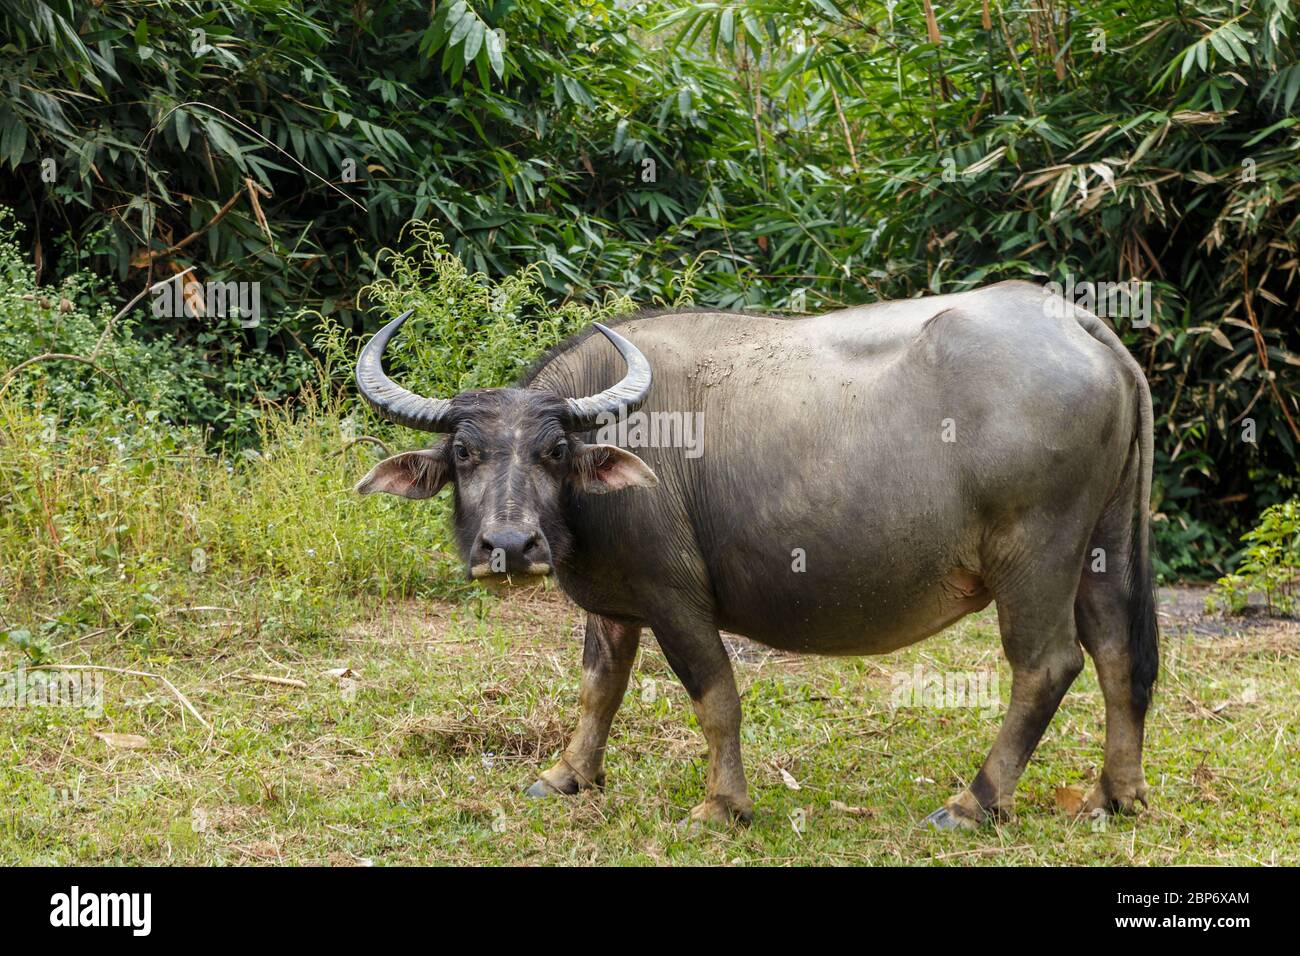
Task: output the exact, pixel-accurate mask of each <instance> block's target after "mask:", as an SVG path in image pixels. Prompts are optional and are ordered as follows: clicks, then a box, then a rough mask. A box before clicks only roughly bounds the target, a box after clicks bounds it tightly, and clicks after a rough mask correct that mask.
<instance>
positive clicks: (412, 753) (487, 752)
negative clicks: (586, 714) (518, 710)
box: [401, 707, 572, 760]
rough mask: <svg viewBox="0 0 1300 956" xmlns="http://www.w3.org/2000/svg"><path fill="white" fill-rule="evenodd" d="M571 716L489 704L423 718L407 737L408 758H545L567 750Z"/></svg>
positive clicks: (542, 709) (404, 744)
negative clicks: (452, 714)
mask: <svg viewBox="0 0 1300 956" xmlns="http://www.w3.org/2000/svg"><path fill="white" fill-rule="evenodd" d="M571 723H572V718H571V717H566V716H564V715H562V714H561V713H560V712H559V711H558V710H555V709H553V708H551V707H538V708H537V709H535V710H534V711H533V712H532V713H530V714H529V715H528V716H527V717H519V716H517V715H512V714H508V713H506V712H505V711H504V710H501V709H499V708H489V709H488V710H487V711H485V712H482V713H477V714H463V715H461V716H460V717H453V718H447V717H431V718H427V719H421V720H418V721H417V722H416V724H415V726H413V727H411V728H410V729H408V730H407V733H406V735H405V737H404V738H403V740H402V745H401V753H402V756H404V757H424V756H429V755H433V756H439V757H473V756H482V757H484V758H485V759H491V758H492V757H503V758H528V759H530V760H540V759H545V758H548V757H551V756H554V755H555V754H556V753H558V752H559V751H561V750H563V749H564V745H565V744H566V743H568V740H569V735H570V731H571V729H572V728H571V726H570V724H571Z"/></svg>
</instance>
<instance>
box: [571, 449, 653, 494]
mask: <svg viewBox="0 0 1300 956" xmlns="http://www.w3.org/2000/svg"><path fill="white" fill-rule="evenodd" d="M573 483H574V486H575V487H576V488H577V489H578V490H579V491H585V492H586V493H587V494H589V495H603V494H605V492H607V491H618V490H619V489H620V488H653V487H654V486H655V485H657V484H659V478H658V477H657V476H656V475H655V473H654V472H653V471H651V470H650V466H649V465H647V464H646V463H645V462H643V461H642V460H641V459H640V458H638V457H637V456H636V455H634V454H632V453H631V452H630V451H624V450H623V449H622V448H619V447H618V446H616V445H583V446H582V447H581V448H580V449H579V450H578V452H577V454H575V455H574V456H573Z"/></svg>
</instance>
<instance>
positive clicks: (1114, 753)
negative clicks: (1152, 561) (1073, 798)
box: [1075, 548, 1149, 814]
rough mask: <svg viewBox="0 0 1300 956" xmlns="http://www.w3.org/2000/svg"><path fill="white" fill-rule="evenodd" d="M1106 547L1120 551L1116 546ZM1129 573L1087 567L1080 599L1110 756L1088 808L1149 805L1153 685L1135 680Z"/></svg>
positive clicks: (1077, 604) (1082, 639)
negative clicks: (1146, 771)
mask: <svg viewBox="0 0 1300 956" xmlns="http://www.w3.org/2000/svg"><path fill="white" fill-rule="evenodd" d="M1106 550H1107V551H1108V552H1109V553H1110V554H1111V555H1116V554H1117V551H1116V550H1114V549H1110V548H1107V549H1106ZM1115 563H1117V562H1112V567H1113V566H1114V564H1115ZM1126 577H1127V575H1126V574H1125V573H1124V568H1123V566H1122V565H1121V567H1120V569H1118V570H1112V571H1111V572H1110V573H1093V572H1091V571H1085V572H1084V577H1083V580H1082V582H1081V584H1080V588H1079V599H1078V601H1076V602H1075V614H1076V620H1077V622H1078V628H1079V640H1080V642H1082V644H1083V646H1084V648H1085V649H1086V650H1087V651H1088V654H1089V655H1090V656H1091V657H1092V660H1093V663H1094V664H1095V665H1096V666H1097V681H1098V683H1100V684H1101V692H1102V696H1103V697H1104V698H1105V701H1106V750H1105V760H1104V762H1103V764H1102V770H1101V777H1100V778H1099V779H1098V780H1097V783H1096V785H1095V786H1093V788H1092V791H1091V792H1090V793H1089V794H1088V796H1087V797H1086V798H1085V799H1084V802H1083V806H1082V808H1081V809H1080V812H1081V813H1083V814H1091V813H1092V812H1093V811H1095V810H1106V811H1108V812H1109V811H1115V810H1120V811H1125V812H1131V811H1133V810H1135V809H1136V806H1137V804H1139V803H1141V804H1142V805H1143V806H1145V805H1146V802H1147V784H1146V778H1145V776H1144V775H1143V773H1142V736H1143V724H1144V723H1145V720H1146V709H1147V708H1146V702H1147V698H1148V695H1149V688H1147V687H1140V686H1138V687H1135V686H1134V683H1135V681H1134V676H1133V674H1134V662H1133V660H1132V655H1133V653H1134V650H1133V648H1132V647H1131V645H1130V641H1129V628H1130V627H1131V626H1134V622H1133V621H1132V612H1131V610H1130V601H1131V599H1130V597H1129V595H1128V585H1127V583H1126V581H1125V578H1126Z"/></svg>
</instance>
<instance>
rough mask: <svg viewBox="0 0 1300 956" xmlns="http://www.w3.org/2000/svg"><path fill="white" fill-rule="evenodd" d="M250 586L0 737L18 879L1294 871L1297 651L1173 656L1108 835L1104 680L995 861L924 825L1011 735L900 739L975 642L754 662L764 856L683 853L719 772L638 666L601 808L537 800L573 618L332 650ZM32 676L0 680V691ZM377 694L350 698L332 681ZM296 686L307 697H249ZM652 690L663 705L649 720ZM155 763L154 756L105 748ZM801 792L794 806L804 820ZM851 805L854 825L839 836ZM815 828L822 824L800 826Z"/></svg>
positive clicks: (748, 740) (478, 602)
mask: <svg viewBox="0 0 1300 956" xmlns="http://www.w3.org/2000/svg"><path fill="white" fill-rule="evenodd" d="M242 597H243V593H242V592H241V583H240V582H239V581H238V580H227V581H225V582H224V583H218V582H212V581H209V582H207V584H206V585H205V588H204V590H202V591H201V592H199V593H197V594H195V595H193V596H192V598H193V600H192V604H193V605H204V606H219V607H228V608H230V610H228V611H197V612H192V613H180V612H177V613H173V614H171V615H168V620H171V621H175V622H176V623H174V624H172V625H169V626H168V628H167V629H166V630H165V631H164V632H162V633H159V634H155V635H154V637H153V639H152V640H151V642H150V643H149V644H148V645H141V644H138V643H131V642H129V641H122V640H117V641H115V640H112V635H109V634H106V635H103V636H101V637H98V638H93V639H89V640H84V641H82V642H80V643H78V644H75V645H72V646H70V647H66V648H63V649H61V650H60V651H59V652H58V657H59V659H60V660H61V661H64V662H66V663H77V662H84V663H90V662H93V663H95V664H100V665H110V666H124V667H130V668H135V669H140V670H145V671H150V672H152V673H155V674H159V675H163V676H166V677H167V678H168V679H170V680H171V681H172V682H173V683H174V684H175V685H176V687H177V688H178V689H179V690H180V691H181V693H183V694H184V695H185V696H186V697H187V698H188V699H189V700H190V701H191V702H192V704H193V705H194V707H195V708H196V709H197V710H198V711H199V712H200V713H201V714H202V715H203V716H204V717H205V718H206V720H207V721H209V722H210V723H211V725H212V728H211V731H208V730H205V729H204V728H203V727H201V726H200V725H199V724H198V723H197V722H196V721H195V719H194V718H193V717H192V716H190V715H189V714H187V713H184V712H183V711H182V708H181V707H180V706H179V705H178V704H177V702H176V700H175V698H174V697H172V696H171V695H170V693H169V692H168V691H167V690H166V688H165V687H163V686H162V685H161V684H159V683H158V682H156V681H151V680H144V679H138V678H131V677H123V676H119V675H109V676H108V679H107V685H106V694H105V698H106V699H105V709H104V713H103V715H102V716H101V717H89V716H87V715H86V714H84V713H82V712H80V711H77V710H73V709H70V708H34V707H23V708H16V709H4V710H0V726H3V727H4V733H3V734H2V735H0V792H3V793H4V794H5V798H4V801H3V805H2V808H0V863H5V864H12V863H40V864H76V863H130V864H141V863H146V864H253V863H285V864H315V863H327V864H335V865H351V864H358V863H365V862H372V863H373V864H375V865H399V864H440V863H458V864H459V863H479V864H562V863H576V864H667V863H673V864H728V863H745V864H868V863H870V864H918V863H941V864H1011V863H1017V864H1025V863H1060V864H1147V863H1151V864H1189V863H1209V864H1227V863H1234V864H1257V863H1260V864H1272V863H1295V862H1296V861H1297V859H1300V852H1298V851H1300V837H1297V830H1296V824H1297V808H1298V806H1300V803H1298V800H1300V798H1297V794H1298V793H1300V779H1298V778H1300V772H1298V771H1297V760H1296V757H1297V753H1296V750H1297V741H1296V721H1297V714H1296V707H1295V701H1296V700H1297V699H1298V698H1297V690H1298V689H1300V687H1298V685H1300V670H1298V669H1297V668H1296V667H1295V658H1296V655H1297V652H1300V629H1297V627H1296V625H1294V624H1290V623H1283V624H1277V625H1271V626H1268V627H1265V628H1253V629H1251V630H1249V631H1246V632H1244V633H1241V634H1228V635H1226V636H1218V637H1200V636H1192V635H1183V634H1178V633H1170V634H1167V635H1166V638H1165V655H1164V656H1165V663H1166V666H1165V670H1164V673H1163V675H1162V684H1161V687H1160V690H1159V694H1158V698H1157V702H1156V705H1155V708H1154V711H1153V713H1152V715H1151V719H1150V721H1149V723H1148V742H1147V751H1146V752H1147V764H1146V766H1147V776H1148V780H1149V782H1150V783H1151V785H1152V806H1151V808H1150V809H1149V810H1148V811H1147V812H1145V813H1143V814H1141V815H1140V816H1138V817H1116V818H1110V819H1107V820H1106V821H1105V826H1104V827H1098V826H1095V825H1093V824H1092V823H1091V822H1089V821H1077V820H1074V819H1073V818H1071V817H1070V816H1068V815H1066V814H1065V813H1064V812H1062V811H1061V810H1059V809H1057V806H1056V795H1055V791H1056V788H1058V787H1066V786H1080V787H1085V786H1087V784H1088V782H1089V781H1090V780H1091V779H1092V778H1094V777H1095V775H1096V774H1097V772H1098V769H1099V760H1100V755H1101V743H1102V700H1101V695H1100V692H1099V690H1098V687H1097V683H1096V678H1095V674H1094V673H1093V671H1092V668H1091V666H1089V668H1088V669H1087V670H1086V671H1085V672H1084V674H1083V675H1081V677H1080V678H1079V680H1078V681H1077V682H1076V683H1075V685H1074V688H1073V689H1072V691H1071V693H1070V694H1069V695H1068V696H1067V698H1066V701H1065V704H1064V706H1063V708H1062V710H1061V712H1060V713H1059V714H1058V715H1057V717H1056V718H1055V720H1054V721H1053V722H1052V725H1051V727H1050V729H1049V730H1048V733H1047V735H1046V736H1045V738H1044V740H1043V742H1042V744H1041V746H1040V748H1039V750H1038V753H1037V755H1036V756H1035V758H1034V759H1033V761H1031V763H1030V766H1029V769H1028V771H1027V772H1026V774H1025V777H1024V779H1023V781H1022V783H1021V787H1020V790H1019V793H1018V804H1017V814H1016V817H1015V818H1014V819H1013V820H1012V821H1010V822H1007V823H1003V824H1001V825H998V826H996V827H993V826H990V827H987V828H985V829H983V830H982V831H979V832H976V833H970V834H967V833H957V834H953V833H933V832H930V831H927V830H925V829H922V828H919V827H918V826H917V822H918V821H919V820H920V819H921V818H922V817H923V816H924V815H925V814H926V813H928V812H929V811H930V810H932V809H934V808H935V807H937V806H938V805H939V804H940V803H941V802H942V801H943V800H944V799H945V798H946V797H948V796H949V795H951V794H952V793H954V792H955V791H956V790H958V789H959V788H960V787H961V786H963V785H964V784H965V783H966V782H968V781H969V779H970V777H971V775H972V774H973V773H974V772H975V770H976V769H977V768H978V766H979V763H980V761H981V760H982V759H983V756H984V754H985V752H986V751H987V749H988V747H989V745H990V744H991V742H992V739H993V736H994V734H995V733H996V730H997V726H998V721H999V720H1000V714H995V715H992V716H990V715H988V714H986V713H983V712H981V711H979V710H973V709H935V708H921V709H897V710H895V709H891V707H890V688H891V675H892V674H894V673H895V672H897V671H910V670H911V669H912V668H913V666H914V665H915V664H917V663H920V664H922V665H923V666H925V667H928V668H935V669H939V670H944V671H949V670H979V669H984V668H997V669H998V673H999V679H1000V680H999V686H1000V689H1001V697H1002V699H1003V700H1005V699H1006V695H1007V692H1008V690H1009V687H1010V675H1009V672H1008V671H1007V669H1006V667H1005V664H1004V663H1003V662H1002V661H1001V654H1000V650H999V648H998V641H997V632H996V625H995V622H994V620H993V618H992V616H991V615H990V614H989V613H988V612H985V613H983V614H981V615H979V616H977V617H975V618H972V619H968V620H967V621H965V622H963V623H961V624H960V625H958V626H957V627H955V628H954V629H952V630H951V631H949V632H948V633H946V634H944V635H941V636H939V637H936V638H933V639H931V640H930V641H928V642H925V643H923V644H920V645H917V646H915V647H912V648H909V649H907V650H906V651H903V652H899V653H895V654H892V655H888V656H885V657H879V658H859V659H817V658H795V657H791V656H788V655H783V654H775V653H767V652H757V651H755V650H754V649H752V648H750V649H747V653H745V654H743V655H742V659H741V660H738V661H737V664H736V671H737V679H738V682H739V684H740V687H741V690H742V697H743V703H744V710H745V722H744V728H743V735H744V737H743V743H744V751H745V758H746V767H747V770H748V773H749V778H750V784H751V795H752V796H753V798H754V801H755V805H756V816H755V821H754V823H753V825H752V826H750V827H748V828H733V829H723V830H706V831H702V832H690V831H688V830H687V829H686V828H685V827H684V826H683V821H684V820H685V819H686V816H687V813H688V811H689V808H690V807H691V806H692V805H694V804H695V803H697V802H699V801H700V800H701V799H702V797H703V787H704V752H705V746H704V741H703V737H702V735H701V734H700V733H699V731H698V728H697V727H696V725H695V720H694V717H693V715H692V714H691V709H690V706H689V702H688V700H687V698H686V696H685V693H684V692H683V691H682V689H681V688H680V686H679V685H678V684H677V683H676V681H675V680H674V679H673V678H672V675H671V673H670V672H669V670H668V668H667V665H666V663H665V661H664V659H663V656H662V655H661V654H660V653H659V651H658V649H657V648H656V647H655V646H654V644H653V641H652V640H650V639H648V638H647V642H646V645H645V647H644V648H643V650H642V653H641V655H640V657H639V659H638V662H637V667H636V670H635V671H634V674H633V680H632V686H631V689H630V690H629V693H628V697H627V699H626V700H625V702H624V705H623V708H622V710H621V712H620V714H619V716H618V719H617V720H616V722H615V727H614V733H613V737H612V741H611V746H610V750H609V754H608V761H607V769H608V774H609V783H608V787H607V789H606V790H605V791H604V792H603V793H595V794H584V795H581V796H578V797H574V798H555V799H551V800H541V801H538V800H530V799H528V798H525V797H524V796H522V794H521V791H522V789H523V788H524V787H525V786H526V785H527V784H529V783H530V782H531V781H532V780H533V779H534V778H535V776H536V773H537V771H538V770H540V769H542V768H543V767H545V766H548V765H549V764H550V762H552V761H553V760H554V758H555V756H556V755H557V753H558V752H559V750H560V749H561V748H562V747H563V745H564V742H565V740H566V735H567V733H568V731H569V730H570V729H571V727H572V726H573V724H574V722H575V720H576V717H577V704H576V698H577V687H578V680H579V676H580V658H581V641H580V630H575V625H576V624H578V623H579V622H580V621H581V619H582V616H581V613H580V612H578V611H577V610H576V609H575V608H573V607H571V606H569V605H567V604H565V603H564V602H563V601H562V599H561V598H560V597H559V596H558V595H557V594H556V593H555V592H554V591H543V590H531V591H524V592H516V593H511V594H507V595H503V596H501V597H498V596H496V595H489V594H478V593H474V594H471V595H470V596H468V597H466V598H462V599H461V600H459V601H456V602H446V601H437V600H426V601H381V600H377V599H372V600H368V601H361V600H349V601H340V602H339V603H338V604H337V605H335V606H334V608H333V610H332V612H331V614H332V617H331V618H330V619H329V620H328V621H326V622H324V623H321V624H319V626H317V627H315V628H297V629H285V628H280V629H273V628H268V627H266V626H265V621H264V619H263V618H264V615H265V609H260V608H258V607H256V606H254V603H253V602H251V601H250V602H246V601H244V600H243V599H242ZM17 663H18V654H17V652H16V651H14V650H8V651H0V666H3V667H4V668H5V669H9V668H12V667H13V666H15V665H16V664H17ZM342 667H350V668H352V669H353V670H354V671H356V672H357V673H358V675H359V676H358V677H357V683H356V687H355V694H354V695H353V696H350V697H349V695H348V694H347V693H346V692H344V691H342V690H341V689H340V687H339V684H338V681H337V680H336V679H335V678H334V677H331V676H330V675H328V674H327V673H326V672H327V671H329V670H331V669H337V668H342ZM250 674H256V675H263V676H265V675H271V676H283V677H290V678H295V679H299V680H302V681H304V682H305V683H306V685H307V686H306V687H305V688H297V687H287V686H281V685H274V684H268V683H263V682H258V681H251V680H248V679H246V678H247V676H248V675H250ZM647 688H653V691H651V690H648V689H647ZM104 732H115V733H125V734H138V735H140V736H143V737H144V738H146V740H147V746H146V747H145V748H144V749H139V750H124V749H114V748H113V747H110V746H109V745H108V744H107V743H105V742H104V741H103V740H101V739H100V738H97V737H96V736H94V734H96V733H104ZM782 770H785V771H786V772H787V773H788V774H789V775H790V776H792V777H793V778H794V779H795V780H796V781H798V783H799V785H800V787H801V789H799V790H797V791H796V790H793V789H791V788H790V787H789V786H788V785H787V784H786V783H785V782H784V781H783V777H782V774H781V771H782ZM833 801H838V802H839V803H841V804H845V805H848V806H849V807H854V808H863V809H862V810H861V811H859V812H848V811H845V810H843V809H835V808H834V807H833V803H832V802H833ZM799 811H802V815H803V819H804V824H803V826H802V832H798V830H799V828H798V827H796V825H795V821H796V819H797V817H798V815H799Z"/></svg>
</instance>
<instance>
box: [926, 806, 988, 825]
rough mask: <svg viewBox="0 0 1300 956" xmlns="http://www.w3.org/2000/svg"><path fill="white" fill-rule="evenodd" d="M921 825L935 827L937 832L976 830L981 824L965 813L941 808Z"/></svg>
mask: <svg viewBox="0 0 1300 956" xmlns="http://www.w3.org/2000/svg"><path fill="white" fill-rule="evenodd" d="M921 825H922V826H930V827H934V828H935V829H936V830H974V829H976V828H978V827H979V822H978V821H977V820H972V819H971V818H970V817H968V816H966V815H965V814H963V813H959V812H954V811H952V810H949V809H948V808H947V807H940V808H939V809H938V810H935V811H934V813H932V814H930V815H929V816H928V817H926V818H925V819H924V820H922V821H921Z"/></svg>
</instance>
